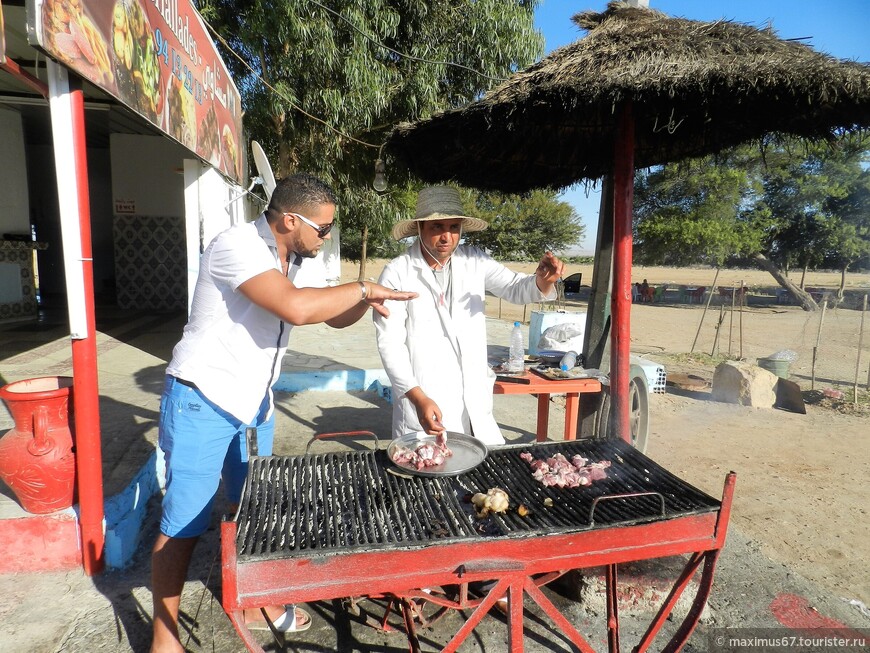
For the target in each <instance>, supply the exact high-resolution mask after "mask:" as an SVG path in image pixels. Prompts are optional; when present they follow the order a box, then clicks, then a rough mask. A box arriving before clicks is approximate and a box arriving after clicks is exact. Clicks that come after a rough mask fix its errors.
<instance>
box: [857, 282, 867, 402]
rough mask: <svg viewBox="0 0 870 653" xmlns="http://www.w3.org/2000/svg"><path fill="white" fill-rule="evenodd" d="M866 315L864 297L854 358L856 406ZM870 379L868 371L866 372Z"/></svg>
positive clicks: (865, 298) (865, 299)
mask: <svg viewBox="0 0 870 653" xmlns="http://www.w3.org/2000/svg"><path fill="white" fill-rule="evenodd" d="M866 314H867V295H864V308H862V309H861V329H860V330H859V331H858V355H857V356H856V357H855V388H854V397H855V405H856V406H857V405H858V372H859V371H860V370H861V347H863V346H864V315H866ZM867 376H868V378H870V370H868V372H867Z"/></svg>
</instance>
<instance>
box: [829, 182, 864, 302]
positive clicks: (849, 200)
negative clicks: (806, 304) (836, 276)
mask: <svg viewBox="0 0 870 653" xmlns="http://www.w3.org/2000/svg"><path fill="white" fill-rule="evenodd" d="M862 167H863V166H862ZM828 209H829V210H830V212H831V214H832V216H833V217H832V219H831V230H830V231H831V233H830V236H829V242H830V244H831V251H829V252H828V255H827V256H826V258H825V261H824V262H825V264H827V265H830V266H831V267H838V268H839V269H840V271H841V274H840V288H839V292H838V297H839V298H840V299H842V298H843V289H844V288H845V285H846V270H848V269H849V267H850V266H851V265H854V264H862V263H863V267H865V268H867V267H870V170H868V169H866V168H864V169H863V171H862V172H861V174H860V175H859V177H858V179H857V181H856V183H855V184H854V185H852V187H851V188H850V190H849V192H848V193H847V194H846V195H845V196H844V197H842V198H831V199H830V200H829V202H828Z"/></svg>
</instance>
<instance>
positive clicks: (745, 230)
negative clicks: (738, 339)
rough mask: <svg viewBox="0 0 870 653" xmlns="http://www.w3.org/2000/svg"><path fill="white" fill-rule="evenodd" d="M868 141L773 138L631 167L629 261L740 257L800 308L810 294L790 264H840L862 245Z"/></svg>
mask: <svg viewBox="0 0 870 653" xmlns="http://www.w3.org/2000/svg"><path fill="white" fill-rule="evenodd" d="M868 153H870V139H868V138H866V137H863V136H860V135H858V136H854V135H853V136H849V137H846V138H844V139H842V140H839V141H833V142H808V141H801V140H796V139H790V138H778V139H776V140H771V141H770V142H768V143H766V144H765V147H764V148H763V149H760V148H758V147H755V146H742V147H739V148H736V149H733V150H729V151H726V152H724V153H720V154H719V155H716V156H711V157H705V158H703V159H698V160H690V161H685V162H681V163H677V164H669V165H666V166H663V167H660V168H656V169H654V170H651V171H645V172H641V173H638V175H637V176H636V183H635V188H636V190H635V225H634V226H635V237H636V240H637V252H638V256H637V258H638V260H639V261H642V262H645V263H651V264H655V263H658V264H667V265H687V264H693V263H709V264H713V265H722V264H723V263H725V262H727V260H728V259H733V258H738V259H739V258H748V259H751V260H753V261H754V262H755V263H756V264H757V265H759V266H760V267H762V268H763V269H765V270H767V271H768V272H770V273H771V275H773V277H774V278H775V279H776V280H777V282H778V283H779V284H780V285H782V286H783V287H785V288H787V289H788V290H789V291H790V292H791V294H792V296H793V297H795V299H797V300H798V302H799V303H800V304H801V305H802V306H804V308H806V309H808V310H812V309H814V308H816V305H815V302H814V301H813V300H812V298H811V297H810V296H809V295H808V294H807V293H806V292H804V291H803V289H802V288H799V287H798V286H796V285H795V284H794V283H793V282H792V281H791V280H790V279H789V278H788V271H789V269H790V268H793V267H802V268H803V269H804V270H806V268H808V267H817V266H819V265H823V264H827V265H830V264H831V263H832V262H835V261H836V265H837V266H838V267H840V268H841V269H842V270H843V273H844V274H845V269H846V268H847V267H848V266H850V265H853V264H855V263H857V262H860V261H862V260H863V259H864V258H865V257H866V256H867V252H868V250H870V224H868V220H870V217H868V215H867V211H866V206H867V204H866V202H867V195H866V190H867V184H868V173H867V165H868V162H870V158H868Z"/></svg>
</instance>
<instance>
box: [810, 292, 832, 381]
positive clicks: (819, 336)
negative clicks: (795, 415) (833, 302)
mask: <svg viewBox="0 0 870 653" xmlns="http://www.w3.org/2000/svg"><path fill="white" fill-rule="evenodd" d="M826 308H828V300H827V299H823V300H822V317H821V318H820V319H819V332H818V333H817V334H816V346H815V347H813V371H812V377H811V380H810V390H815V389H816V354H817V353H818V351H819V343H821V341H822V324H824V322H825V309H826Z"/></svg>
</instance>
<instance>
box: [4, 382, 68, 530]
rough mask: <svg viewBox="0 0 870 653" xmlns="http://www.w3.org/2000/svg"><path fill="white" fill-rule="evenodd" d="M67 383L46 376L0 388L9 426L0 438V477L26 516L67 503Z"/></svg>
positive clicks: (66, 504) (65, 505)
mask: <svg viewBox="0 0 870 653" xmlns="http://www.w3.org/2000/svg"><path fill="white" fill-rule="evenodd" d="M72 381H73V380H72V378H71V377H66V376H48V377H42V378H37V379H27V380H25V381H16V382H14V383H10V384H8V385H5V386H3V387H2V388H0V399H3V402H4V403H5V404H6V407H7V408H8V409H9V412H10V413H11V414H12V419H13V420H14V421H15V426H14V427H13V428H12V429H10V430H9V431H8V432H7V433H6V435H4V436H3V437H2V438H0V478H2V479H3V482H4V483H6V485H8V486H9V488H10V489H11V490H12V491H13V492H14V493H15V496H16V497H17V498H18V501H19V502H20V503H21V507H22V508H24V509H25V510H26V511H27V512H32V513H36V514H44V513H48V512H54V511H56V510H62V509H64V508H69V507H70V506H72V504H73V500H74V496H73V495H74V493H75V476H76V464H75V445H74V442H73V436H72V431H71V430H70V423H71V421H72V411H71V408H72V403H71V401H70V397H71V395H72Z"/></svg>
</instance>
